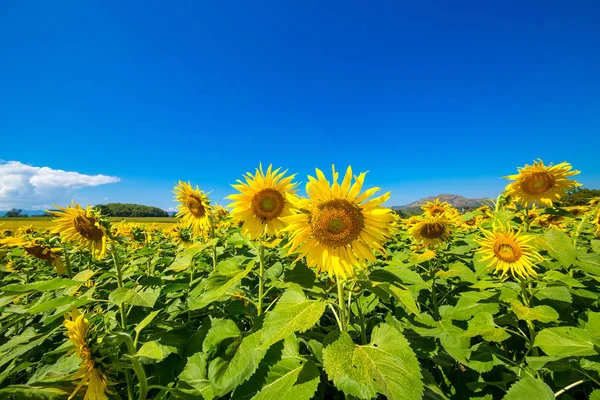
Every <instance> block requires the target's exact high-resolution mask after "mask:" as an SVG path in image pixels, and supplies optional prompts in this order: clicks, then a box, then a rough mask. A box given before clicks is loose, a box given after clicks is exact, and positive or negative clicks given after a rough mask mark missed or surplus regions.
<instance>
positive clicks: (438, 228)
mask: <svg viewBox="0 0 600 400" xmlns="http://www.w3.org/2000/svg"><path fill="white" fill-rule="evenodd" d="M451 228H452V222H451V221H450V220H449V219H448V218H445V217H444V216H443V215H439V216H435V217H420V219H419V221H418V222H417V223H416V224H414V225H413V226H412V227H411V228H410V229H409V233H410V234H411V236H412V237H413V239H414V240H415V241H416V242H417V243H419V244H422V245H424V246H427V247H435V246H438V245H440V244H441V243H443V242H446V241H447V240H448V239H449V238H450V234H451Z"/></svg>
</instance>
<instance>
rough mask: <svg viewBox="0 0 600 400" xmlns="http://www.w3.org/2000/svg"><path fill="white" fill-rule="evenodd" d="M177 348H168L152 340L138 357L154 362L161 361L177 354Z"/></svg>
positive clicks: (140, 351)
mask: <svg viewBox="0 0 600 400" xmlns="http://www.w3.org/2000/svg"><path fill="white" fill-rule="evenodd" d="M176 352H177V348H175V347H173V346H166V345H164V344H161V343H159V342H158V340H152V341H150V342H146V343H144V344H143V345H142V347H140V349H139V350H138V351H137V354H136V355H137V356H139V357H146V358H150V359H152V360H156V361H160V360H163V359H165V358H167V357H168V356H169V354H171V353H176Z"/></svg>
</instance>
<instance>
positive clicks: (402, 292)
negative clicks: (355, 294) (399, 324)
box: [373, 282, 421, 315]
mask: <svg viewBox="0 0 600 400" xmlns="http://www.w3.org/2000/svg"><path fill="white" fill-rule="evenodd" d="M373 286H374V287H379V288H381V289H383V290H385V291H386V292H387V293H389V294H391V295H392V296H394V298H395V299H396V300H398V301H399V302H401V303H402V304H403V305H404V307H406V309H407V310H408V311H410V312H411V313H413V314H416V315H419V314H420V313H421V312H420V310H419V307H418V306H417V302H416V301H415V298H414V297H413V296H412V294H411V293H410V291H408V290H406V289H402V288H399V287H397V286H395V285H393V284H389V283H377V282H373Z"/></svg>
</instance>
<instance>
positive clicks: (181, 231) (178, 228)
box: [168, 224, 194, 247]
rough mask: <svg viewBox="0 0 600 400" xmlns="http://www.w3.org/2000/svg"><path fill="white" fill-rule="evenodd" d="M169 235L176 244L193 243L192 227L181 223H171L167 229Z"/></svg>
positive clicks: (185, 245) (186, 245)
mask: <svg viewBox="0 0 600 400" xmlns="http://www.w3.org/2000/svg"><path fill="white" fill-rule="evenodd" d="M168 234H169V236H170V237H171V238H172V239H173V242H175V244H176V245H177V246H183V247H189V246H191V245H192V244H193V243H194V232H193V231H192V228H189V227H185V226H183V225H181V224H176V225H173V226H172V227H171V228H170V229H169V231H168Z"/></svg>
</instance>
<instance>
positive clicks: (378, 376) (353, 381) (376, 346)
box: [323, 324, 423, 400]
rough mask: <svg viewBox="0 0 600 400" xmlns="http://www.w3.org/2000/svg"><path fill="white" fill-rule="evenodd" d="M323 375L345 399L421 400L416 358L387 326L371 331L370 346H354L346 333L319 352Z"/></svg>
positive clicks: (399, 335)
mask: <svg viewBox="0 0 600 400" xmlns="http://www.w3.org/2000/svg"><path fill="white" fill-rule="evenodd" d="M323 364H324V367H325V371H326V372H327V375H328V376H329V378H330V379H331V380H333V382H334V384H335V385H336V387H337V388H338V389H340V390H342V391H343V392H344V393H346V395H351V396H355V397H358V398H361V399H370V398H372V397H375V396H376V395H377V394H378V393H379V394H382V395H384V396H386V398H387V399H390V400H394V399H403V400H411V399H415V400H417V399H421V397H422V395H423V382H422V381H421V378H422V375H421V368H420V366H419V362H418V361H417V357H416V356H415V354H414V352H413V351H412V349H411V348H410V346H409V344H408V341H407V340H406V339H405V338H404V336H403V335H402V333H400V331H398V330H397V329H396V328H394V327H392V326H391V325H388V324H381V325H379V326H377V327H375V329H373V336H372V340H371V343H370V344H368V345H363V346H358V345H355V344H354V342H353V341H352V338H351V337H350V335H348V334H347V333H345V332H343V333H341V334H340V337H339V338H338V339H337V340H336V341H335V342H333V343H332V344H330V345H329V346H327V347H326V348H325V349H324V350H323Z"/></svg>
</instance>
